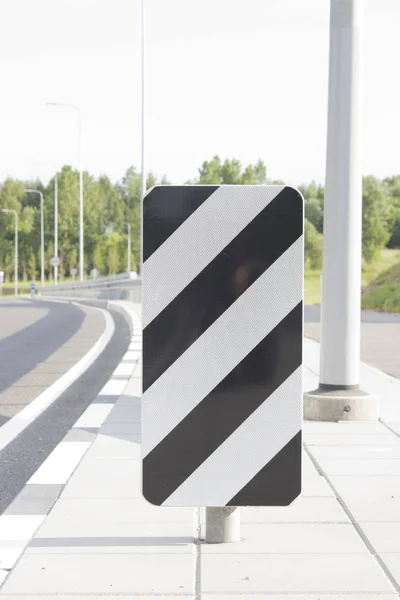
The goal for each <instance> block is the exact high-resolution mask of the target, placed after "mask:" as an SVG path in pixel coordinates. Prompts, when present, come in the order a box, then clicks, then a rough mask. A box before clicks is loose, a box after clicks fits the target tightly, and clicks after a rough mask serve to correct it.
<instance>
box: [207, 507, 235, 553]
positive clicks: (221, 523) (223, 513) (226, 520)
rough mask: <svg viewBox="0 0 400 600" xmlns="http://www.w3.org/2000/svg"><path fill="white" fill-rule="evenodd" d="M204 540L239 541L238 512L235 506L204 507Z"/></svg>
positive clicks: (208, 541)
mask: <svg viewBox="0 0 400 600" xmlns="http://www.w3.org/2000/svg"><path fill="white" fill-rule="evenodd" d="M206 542H207V543H208V544H221V543H223V542H225V543H234V542H240V512H239V509H238V508H236V507H235V506H224V507H221V508H219V507H210V508H206Z"/></svg>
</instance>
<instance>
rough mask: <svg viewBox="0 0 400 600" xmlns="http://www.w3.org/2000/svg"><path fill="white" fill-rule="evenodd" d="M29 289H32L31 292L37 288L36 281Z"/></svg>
mask: <svg viewBox="0 0 400 600" xmlns="http://www.w3.org/2000/svg"><path fill="white" fill-rule="evenodd" d="M29 289H30V290H31V292H34V291H35V290H36V283H33V282H32V283H31V284H30V286H29Z"/></svg>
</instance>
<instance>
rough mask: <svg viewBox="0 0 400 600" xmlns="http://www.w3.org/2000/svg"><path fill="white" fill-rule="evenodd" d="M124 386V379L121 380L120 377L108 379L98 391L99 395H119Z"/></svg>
mask: <svg viewBox="0 0 400 600" xmlns="http://www.w3.org/2000/svg"><path fill="white" fill-rule="evenodd" d="M125 386H126V381H121V379H110V381H107V383H106V385H105V386H104V387H103V389H102V390H101V392H99V394H98V395H99V396H121V394H122V392H123V391H124V389H125Z"/></svg>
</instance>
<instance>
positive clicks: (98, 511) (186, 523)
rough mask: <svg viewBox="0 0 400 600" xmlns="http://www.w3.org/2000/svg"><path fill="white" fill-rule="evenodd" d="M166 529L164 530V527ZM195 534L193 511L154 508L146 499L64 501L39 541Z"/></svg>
mask: <svg viewBox="0 0 400 600" xmlns="http://www.w3.org/2000/svg"><path fill="white" fill-rule="evenodd" d="M164 526H165V528H164ZM174 526H175V528H176V535H178V536H180V537H182V536H186V537H188V536H189V537H190V536H192V535H193V509H191V508H187V509H178V508H167V507H163V508H160V507H154V506H152V505H149V504H148V503H147V502H146V501H145V500H139V501H135V500H131V499H129V500H124V499H115V500H107V499H102V498H98V499H90V500H89V499H86V500H68V499H66V498H61V499H60V500H59V502H57V504H56V506H54V508H53V510H52V511H51V513H50V515H49V516H48V517H47V519H46V521H45V523H44V524H43V526H42V527H41V528H40V530H39V532H38V534H37V538H69V537H73V538H79V537H80V536H82V537H87V538H95V537H97V536H99V537H102V538H105V537H118V538H123V537H125V536H126V537H135V536H142V535H145V533H144V532H145V531H148V535H152V536H156V537H162V536H163V535H164V534H165V536H167V537H171V535H173V531H174V530H173V527H174Z"/></svg>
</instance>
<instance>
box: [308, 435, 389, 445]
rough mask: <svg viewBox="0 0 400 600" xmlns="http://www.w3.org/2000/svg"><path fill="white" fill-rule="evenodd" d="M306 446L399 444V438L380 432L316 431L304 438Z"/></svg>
mask: <svg viewBox="0 0 400 600" xmlns="http://www.w3.org/2000/svg"><path fill="white" fill-rule="evenodd" d="M304 441H305V444H306V446H310V447H311V446H399V447H400V438H398V437H397V436H395V435H394V434H393V433H380V434H373V433H371V434H368V435H363V434H358V435H350V434H340V435H326V434H325V435H320V434H317V433H315V434H314V433H310V434H308V435H307V436H306V437H305V439H304Z"/></svg>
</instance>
